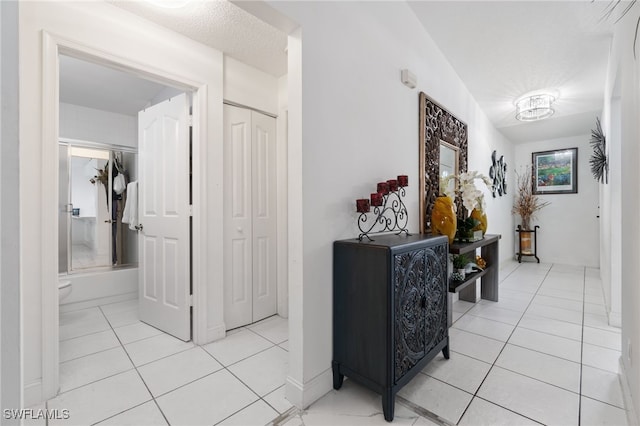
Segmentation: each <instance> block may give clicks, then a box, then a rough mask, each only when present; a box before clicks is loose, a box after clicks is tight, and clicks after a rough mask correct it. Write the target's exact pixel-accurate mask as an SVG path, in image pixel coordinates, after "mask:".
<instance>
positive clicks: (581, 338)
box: [578, 268, 587, 426]
mask: <svg viewBox="0 0 640 426" xmlns="http://www.w3.org/2000/svg"><path fill="white" fill-rule="evenodd" d="M586 275H587V270H586V268H584V269H583V271H582V327H581V329H580V332H581V335H580V340H581V341H580V383H579V385H580V395H579V396H578V426H580V424H581V423H582V365H583V364H582V361H583V359H584V304H585V295H586V288H585V287H586V285H585V284H586Z"/></svg>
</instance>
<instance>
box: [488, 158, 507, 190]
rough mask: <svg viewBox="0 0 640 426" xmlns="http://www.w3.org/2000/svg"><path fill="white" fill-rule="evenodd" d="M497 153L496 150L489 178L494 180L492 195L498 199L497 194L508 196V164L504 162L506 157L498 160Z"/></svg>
mask: <svg viewBox="0 0 640 426" xmlns="http://www.w3.org/2000/svg"><path fill="white" fill-rule="evenodd" d="M497 156H498V155H497V153H496V151H495V150H494V151H493V153H492V154H491V167H490V168H489V177H490V178H491V179H493V187H492V188H491V193H492V195H493V198H496V192H497V193H498V195H499V196H501V197H502V196H503V195H507V163H505V162H504V155H501V156H500V159H496V157H497Z"/></svg>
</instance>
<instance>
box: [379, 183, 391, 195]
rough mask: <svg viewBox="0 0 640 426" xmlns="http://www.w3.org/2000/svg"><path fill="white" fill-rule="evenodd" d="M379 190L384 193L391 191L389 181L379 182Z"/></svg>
mask: <svg viewBox="0 0 640 426" xmlns="http://www.w3.org/2000/svg"><path fill="white" fill-rule="evenodd" d="M378 192H379V193H380V194H382V195H387V194H388V193H389V184H388V183H387V182H380V183H379V184H378Z"/></svg>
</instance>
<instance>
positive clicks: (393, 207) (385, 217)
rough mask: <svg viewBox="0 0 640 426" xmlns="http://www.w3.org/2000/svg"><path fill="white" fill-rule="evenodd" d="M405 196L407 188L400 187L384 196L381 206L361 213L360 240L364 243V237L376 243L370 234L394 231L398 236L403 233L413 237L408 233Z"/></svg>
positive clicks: (359, 218) (359, 222) (359, 223)
mask: <svg viewBox="0 0 640 426" xmlns="http://www.w3.org/2000/svg"><path fill="white" fill-rule="evenodd" d="M405 195H406V192H405V187H403V186H398V189H397V190H395V191H389V192H388V193H387V194H382V205H381V206H372V207H373V210H372V211H369V212H366V213H360V216H359V217H358V229H360V235H358V240H360V241H362V239H363V238H364V237H367V239H368V240H369V241H374V240H373V239H372V238H371V237H370V236H369V235H370V234H380V233H383V232H393V231H398V232H397V233H396V235H400V234H402V233H403V232H404V233H405V234H407V235H411V234H409V231H407V225H408V224H409V214H408V212H407V206H405V204H404V201H402V198H403V197H404V196H405Z"/></svg>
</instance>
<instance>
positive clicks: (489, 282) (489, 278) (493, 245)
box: [449, 234, 502, 303]
mask: <svg viewBox="0 0 640 426" xmlns="http://www.w3.org/2000/svg"><path fill="white" fill-rule="evenodd" d="M500 238H502V236H501V235H497V234H495V235H494V234H486V235H485V236H484V238H483V239H482V240H480V241H475V242H473V243H457V242H454V243H453V244H451V245H450V246H449V253H451V254H464V253H475V251H476V249H477V248H479V249H480V256H481V257H482V258H483V259H484V260H486V261H487V267H486V268H485V269H484V270H483V271H480V272H474V273H472V274H469V275H467V276H466V278H465V279H464V280H463V281H451V282H449V291H450V292H451V293H459V297H460V300H464V301H467V302H473V303H475V302H477V301H478V300H477V299H476V281H477V279H478V278H480V283H481V284H480V286H481V287H480V294H481V298H482V299H487V300H491V301H492V302H497V301H498V285H499V284H500V279H499V272H498V271H499V269H500V255H499V241H500ZM473 260H474V261H475V255H474V256H473Z"/></svg>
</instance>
